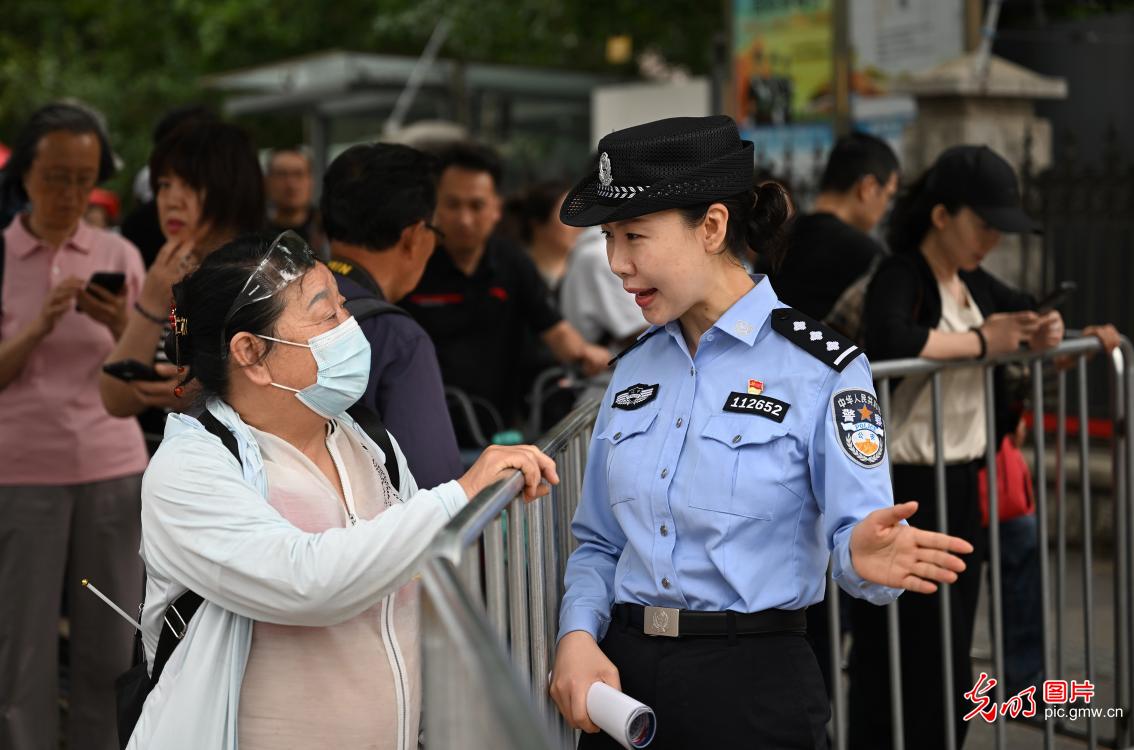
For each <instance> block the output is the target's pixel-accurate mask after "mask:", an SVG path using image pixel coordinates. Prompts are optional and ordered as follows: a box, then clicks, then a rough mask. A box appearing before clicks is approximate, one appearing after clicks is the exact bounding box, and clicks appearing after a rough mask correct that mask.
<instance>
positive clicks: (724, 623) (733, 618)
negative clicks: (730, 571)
mask: <svg viewBox="0 0 1134 750" xmlns="http://www.w3.org/2000/svg"><path fill="white" fill-rule="evenodd" d="M611 616H612V617H613V619H614V621H615V622H621V623H623V624H626V625H629V626H630V627H631V628H632V629H634V630H638V629H641V631H642V632H643V633H645V634H646V635H660V636H669V637H670V638H680V637H682V636H687V635H768V634H769V633H800V634H803V633H806V632H807V615H806V609H765V610H763V611H760V612H693V611H691V610H687V609H669V608H667V607H643V606H642V605H641V604H615V605H614V607H613V608H612V609H611Z"/></svg>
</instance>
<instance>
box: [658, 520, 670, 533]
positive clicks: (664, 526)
mask: <svg viewBox="0 0 1134 750" xmlns="http://www.w3.org/2000/svg"><path fill="white" fill-rule="evenodd" d="M658 531H660V532H661V535H662V536H669V527H668V526H666V525H665V524H664V523H663V524H662V525H661V528H660V529H658Z"/></svg>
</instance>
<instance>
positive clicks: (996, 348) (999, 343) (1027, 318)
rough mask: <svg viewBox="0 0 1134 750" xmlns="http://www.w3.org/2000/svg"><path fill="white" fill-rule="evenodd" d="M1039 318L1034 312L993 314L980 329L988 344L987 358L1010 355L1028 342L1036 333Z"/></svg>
mask: <svg viewBox="0 0 1134 750" xmlns="http://www.w3.org/2000/svg"><path fill="white" fill-rule="evenodd" d="M1039 319H1040V317H1039V316H1038V315H1036V314H1035V313H1034V312H1031V311H1025V312H1014V313H993V314H992V315H989V316H988V317H987V318H985V319H984V324H983V325H982V326H981V327H980V331H981V333H983V334H984V340H985V341H986V342H988V356H990V357H992V356H996V355H998V354H1010V353H1012V352H1014V351H1018V350H1019V348H1020V346H1021V345H1022V344H1024V343H1026V342H1027V341H1030V340H1031V338H1032V335H1033V334H1034V333H1035V332H1036V328H1037V327H1038V325H1039Z"/></svg>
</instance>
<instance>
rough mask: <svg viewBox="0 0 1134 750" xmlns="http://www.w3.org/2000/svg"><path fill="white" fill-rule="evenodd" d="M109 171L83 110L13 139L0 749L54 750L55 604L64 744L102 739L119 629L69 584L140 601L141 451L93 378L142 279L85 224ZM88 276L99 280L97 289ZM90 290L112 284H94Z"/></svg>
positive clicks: (7, 252) (46, 114)
mask: <svg viewBox="0 0 1134 750" xmlns="http://www.w3.org/2000/svg"><path fill="white" fill-rule="evenodd" d="M113 172H114V161H113V156H112V154H111V151H110V145H109V144H108V143H107V141H106V136H105V135H104V134H103V133H102V130H101V128H100V126H99V124H98V122H97V121H96V120H95V118H94V117H93V116H92V115H91V114H90V113H88V112H86V111H85V110H83V109H80V108H78V107H74V106H71V105H66V104H51V105H48V106H46V107H43V108H42V109H40V110H39V111H37V112H36V113H35V114H33V115H32V116H31V118H30V119H29V120H28V123H27V125H26V126H25V127H24V129H23V131H22V132H21V134H20V135H19V137H18V138H17V139H16V141H15V144H14V149H13V151H12V158H11V161H10V162H9V163H8V169H7V175H6V184H5V185H4V193H5V194H6V195H8V196H9V197H10V198H11V199H13V200H15V201H16V202H18V203H20V204H24V203H27V205H28V206H29V208H28V210H27V211H26V212H25V213H21V214H19V215H17V216H16V218H15V219H14V220H13V221H12V222H11V224H9V225H8V227H7V228H6V229H5V230H4V233H3V237H2V239H0V253H2V256H0V269H2V270H3V287H2V292H3V298H2V299H0V311H2V312H0V456H3V460H2V461H0V600H2V601H3V602H4V604H3V608H4V614H3V616H2V617H0V747H5V748H15V749H17V750H18V749H20V748H45V747H57V746H58V744H59V743H58V740H57V738H56V733H57V731H58V728H59V706H58V694H57V684H56V674H57V673H58V663H57V660H58V639H59V628H58V623H59V601H60V598H61V597H62V595H63V593H64V581H65V580H67V581H69V585H68V586H67V589H66V595H67V600H68V608H69V612H70V622H71V633H70V638H69V642H70V651H71V653H70V664H71V696H70V701H71V702H70V711H69V719H68V728H67V731H68V734H69V735H70V740H71V744H70V746H71V747H106V746H107V745H108V744H109V743H112V742H113V741H114V720H113V719H114V711H113V694H112V692H111V690H110V685H111V682H112V680H113V679H114V676H115V675H116V674H117V673H118V672H121V671H122V670H123V669H125V668H126V666H128V665H129V663H130V630H129V628H128V627H127V626H126V625H125V624H124V623H123V622H122V621H121V620H119V619H118V618H117V617H116V616H115V615H114V614H113V613H112V612H110V611H109V610H108V609H106V608H105V607H103V605H101V604H99V603H98V601H97V600H96V599H95V598H94V597H92V596H91V595H90V594H84V593H81V591H80V587H79V581H80V580H81V579H82V578H85V577H88V578H90V579H91V580H93V581H95V582H96V583H97V584H98V585H99V586H100V587H101V588H102V589H103V590H104V591H105V592H106V593H107V594H108V595H110V596H113V597H115V598H129V599H133V598H135V597H136V596H137V595H138V592H139V591H141V589H142V566H141V563H140V561H139V560H138V556H137V553H136V550H137V549H138V534H139V526H138V501H139V500H138V499H139V492H140V487H141V479H142V470H143V469H145V468H146V449H145V444H144V443H143V442H142V432H141V430H140V429H139V428H138V423H137V422H136V421H135V420H133V419H129V420H126V419H115V418H114V417H111V416H110V415H109V414H107V413H106V410H105V409H104V408H103V406H102V403H101V402H100V401H99V398H98V389H97V383H98V376H99V372H100V369H99V368H100V367H101V365H102V362H103V360H104V359H105V357H106V355H107V354H108V353H109V352H110V350H111V349H113V348H114V342H115V340H116V339H117V338H119V336H121V334H122V330H123V327H124V326H125V323H126V309H127V305H128V303H129V302H130V301H131V300H133V299H134V298H135V297H136V296H137V294H138V291H139V289H140V288H141V286H142V277H143V274H144V269H143V267H142V258H141V256H140V255H139V254H138V251H137V249H136V248H135V247H134V246H133V245H131V244H130V243H129V242H127V241H126V240H123V239H122V238H121V237H119V236H118V235H115V234H111V233H110V232H107V231H104V230H102V229H96V228H95V227H92V226H91V225H89V224H87V223H86V222H84V221H83V219H82V216H83V212H84V211H85V210H86V207H87V196H88V195H89V194H90V192H91V188H92V187H94V186H95V185H96V184H97V183H99V182H101V181H103V180H105V179H107V178H108V177H110V175H111V174H113ZM95 274H100V275H99V276H97V277H96V276H95ZM92 277H94V280H95V281H100V282H102V284H105V285H107V286H110V287H116V288H106V286H101V285H99V284H97V283H96V284H92V283H91V280H92Z"/></svg>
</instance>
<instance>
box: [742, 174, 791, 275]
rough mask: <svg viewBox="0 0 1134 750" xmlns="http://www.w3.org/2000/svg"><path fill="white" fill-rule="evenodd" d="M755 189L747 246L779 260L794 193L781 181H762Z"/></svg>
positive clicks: (749, 219)
mask: <svg viewBox="0 0 1134 750" xmlns="http://www.w3.org/2000/svg"><path fill="white" fill-rule="evenodd" d="M754 192H755V196H754V197H755V204H754V205H753V206H752V210H751V211H750V212H749V214H748V227H747V233H746V235H745V239H746V240H747V242H748V247H750V248H752V249H753V250H755V251H756V252H757V253H759V254H760V255H764V256H767V257H770V258H772V259H773V262H776V263H778V259H779V257H780V256H781V255H782V253H783V248H784V245H785V241H786V239H787V228H788V224H789V220H790V219H791V217H792V213H793V207H792V202H791V196H789V195H788V192H787V190H785V189H784V187H783V185H781V184H780V183H778V182H763V183H761V184H760V185H759V186H758V187H757V188H756V190H755V191H754Z"/></svg>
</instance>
